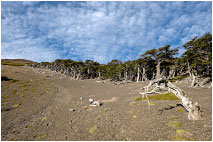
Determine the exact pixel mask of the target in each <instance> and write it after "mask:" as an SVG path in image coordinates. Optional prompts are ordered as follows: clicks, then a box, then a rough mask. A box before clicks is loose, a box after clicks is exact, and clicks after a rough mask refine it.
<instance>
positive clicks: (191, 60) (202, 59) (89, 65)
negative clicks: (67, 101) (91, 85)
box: [31, 33, 212, 82]
mask: <svg viewBox="0 0 213 142" xmlns="http://www.w3.org/2000/svg"><path fill="white" fill-rule="evenodd" d="M183 48H184V49H185V52H184V53H183V54H182V56H180V57H179V58H178V57H175V55H177V54H178V51H179V50H178V49H177V48H175V49H171V46H170V45H166V46H164V47H160V48H158V49H151V50H148V51H146V52H145V53H144V54H142V55H141V56H140V57H139V58H138V59H136V60H132V61H126V62H121V61H119V60H117V59H114V60H112V61H111V62H109V63H107V64H99V63H98V62H95V61H92V60H86V61H85V62H83V61H74V60H71V59H65V60H61V59H57V60H55V61H53V62H41V63H37V64H32V65H31V66H32V67H39V68H46V69H50V70H52V71H56V72H59V73H61V74H64V75H68V76H71V77H72V79H74V80H78V79H94V78H99V79H111V80H113V81H128V80H130V81H137V82H139V81H146V80H152V79H155V78H158V77H160V76H162V75H164V76H166V77H167V78H174V77H177V76H199V77H209V78H211V76H212V35H211V33H206V34H204V35H203V36H202V37H197V36H196V37H194V38H193V39H192V40H190V41H188V42H186V43H185V44H184V45H183Z"/></svg>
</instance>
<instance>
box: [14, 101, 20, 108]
mask: <svg viewBox="0 0 213 142" xmlns="http://www.w3.org/2000/svg"><path fill="white" fill-rule="evenodd" d="M20 105H21V102H20V103H18V104H15V105H13V108H16V107H18V106H20Z"/></svg>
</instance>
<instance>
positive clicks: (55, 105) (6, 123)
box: [1, 65, 212, 141]
mask: <svg viewBox="0 0 213 142" xmlns="http://www.w3.org/2000/svg"><path fill="white" fill-rule="evenodd" d="M1 67H2V69H1V70H2V77H3V78H2V81H1V140H46V141H48V140H54V141H56V140H61V141H62V140H70V141H74V140H87V141H90V140H96V141H98V140H110V141H114V140H119V141H122V140H128V141H132V140H138V141H154V140H155V141H164V140H167V141H168V140H196V141H210V140H212V89H211V88H210V89H209V88H201V87H200V88H189V87H188V86H189V84H187V83H185V82H182V83H178V84H176V85H177V86H179V87H180V88H181V89H183V90H184V92H185V93H186V95H188V96H189V97H190V98H191V99H192V100H193V101H197V102H198V103H199V105H200V106H201V110H202V112H203V117H202V118H203V119H202V120H199V121H190V120H188V119H187V112H186V111H185V109H184V108H183V107H182V106H181V105H180V104H181V102H180V101H178V100H174V101H171V100H158V101H152V102H151V105H148V103H147V101H136V100H135V98H138V97H140V95H139V92H140V91H142V90H141V89H140V88H142V87H144V86H145V85H147V84H148V82H145V83H128V84H121V85H112V84H107V83H100V82H97V81H96V80H79V81H76V80H70V78H69V77H66V78H63V77H62V76H61V75H59V74H55V73H51V72H50V71H47V70H46V71H39V70H38V69H32V68H28V67H21V66H20V67H15V66H7V65H2V66H1ZM80 98H83V99H82V100H81V99H80ZM89 98H94V99H97V100H101V101H102V102H103V105H102V106H100V107H91V106H89V101H88V99H89ZM161 110H163V111H161Z"/></svg>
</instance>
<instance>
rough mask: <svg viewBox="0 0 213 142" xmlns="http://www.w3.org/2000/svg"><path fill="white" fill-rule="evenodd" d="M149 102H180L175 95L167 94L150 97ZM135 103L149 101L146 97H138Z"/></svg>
mask: <svg viewBox="0 0 213 142" xmlns="http://www.w3.org/2000/svg"><path fill="white" fill-rule="evenodd" d="M148 98H149V100H153V101H156V100H179V99H178V97H176V96H175V95H174V94H173V93H166V94H157V95H152V96H148ZM134 100H135V101H142V100H147V99H146V97H144V98H142V97H138V98H135V99H134Z"/></svg>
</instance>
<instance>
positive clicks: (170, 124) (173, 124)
mask: <svg viewBox="0 0 213 142" xmlns="http://www.w3.org/2000/svg"><path fill="white" fill-rule="evenodd" d="M168 126H170V127H172V128H174V129H176V128H179V127H180V126H181V123H179V122H177V121H169V123H168Z"/></svg>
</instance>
